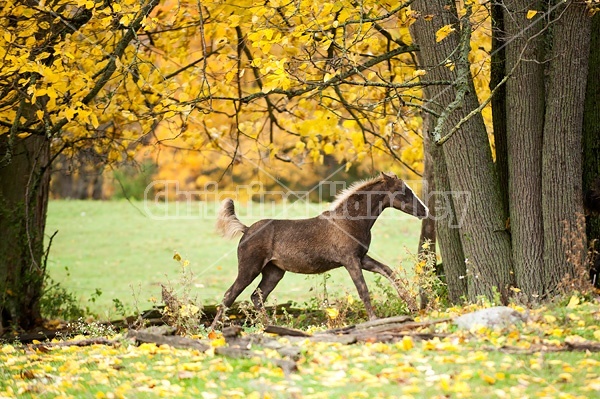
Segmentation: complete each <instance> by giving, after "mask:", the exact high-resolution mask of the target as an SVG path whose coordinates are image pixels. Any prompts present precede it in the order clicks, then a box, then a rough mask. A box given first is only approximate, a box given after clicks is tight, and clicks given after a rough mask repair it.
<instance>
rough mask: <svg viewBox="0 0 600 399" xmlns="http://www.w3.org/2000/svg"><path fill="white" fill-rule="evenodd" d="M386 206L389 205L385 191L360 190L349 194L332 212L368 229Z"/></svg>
mask: <svg viewBox="0 0 600 399" xmlns="http://www.w3.org/2000/svg"><path fill="white" fill-rule="evenodd" d="M387 207H389V200H388V196H387V194H386V193H382V192H376V191H361V192H358V193H354V194H352V195H350V196H349V197H348V199H347V200H346V201H344V202H343V203H341V204H340V205H339V206H338V207H337V208H336V209H335V210H334V211H333V212H334V213H336V214H337V215H338V216H342V217H347V218H348V220H349V221H352V222H353V223H356V224H359V225H362V226H363V227H364V228H365V229H368V230H370V229H371V227H373V225H374V224H375V221H377V218H378V217H379V215H380V214H381V212H382V211H383V210H384V209H385V208H387Z"/></svg>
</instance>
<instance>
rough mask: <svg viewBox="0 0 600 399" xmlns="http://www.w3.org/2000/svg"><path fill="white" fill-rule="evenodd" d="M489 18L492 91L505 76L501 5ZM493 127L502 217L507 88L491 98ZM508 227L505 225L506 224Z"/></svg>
mask: <svg viewBox="0 0 600 399" xmlns="http://www.w3.org/2000/svg"><path fill="white" fill-rule="evenodd" d="M491 8H492V9H491V14H492V54H491V57H492V65H491V71H490V90H493V89H494V88H495V87H496V86H498V84H499V83H500V81H501V80H502V79H503V78H504V76H505V75H506V50H505V48H504V47H505V43H506V40H505V32H504V13H503V10H504V5H503V4H502V3H501V2H497V1H494V2H492V3H491ZM491 104H492V124H493V128H494V147H495V149H496V170H497V171H498V182H499V184H500V193H501V198H502V208H503V209H504V214H505V215H507V216H508V214H509V210H508V149H507V146H508V143H507V140H508V137H507V133H506V85H503V86H500V87H498V89H497V90H496V94H494V97H492V101H491ZM507 223H508V221H507Z"/></svg>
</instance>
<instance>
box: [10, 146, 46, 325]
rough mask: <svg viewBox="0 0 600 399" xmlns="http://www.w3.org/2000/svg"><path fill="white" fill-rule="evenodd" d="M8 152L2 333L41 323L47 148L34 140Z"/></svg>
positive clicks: (13, 147) (14, 147)
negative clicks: (5, 330) (13, 328)
mask: <svg viewBox="0 0 600 399" xmlns="http://www.w3.org/2000/svg"><path fill="white" fill-rule="evenodd" d="M11 147H12V148H11V150H12V156H11V159H10V160H9V161H8V163H7V164H5V165H2V166H0V181H1V182H2V184H0V231H2V239H1V240H0V293H1V294H0V295H2V296H1V299H0V314H1V315H0V329H2V328H6V327H11V326H16V327H21V328H24V329H28V328H31V327H33V326H35V325H37V324H39V323H40V321H41V316H40V304H39V300H40V297H41V294H42V285H43V282H44V281H43V280H44V272H45V264H44V229H45V224H46V211H47V206H48V190H49V185H50V178H49V175H50V174H49V173H48V170H47V167H48V161H49V154H50V143H49V141H48V140H46V138H45V137H44V136H37V135H32V136H29V137H27V138H25V139H19V138H16V142H15V144H14V145H13V146H11ZM8 150H9V143H8V135H3V136H0V158H3V156H4V155H5V154H6V152H7V151H8Z"/></svg>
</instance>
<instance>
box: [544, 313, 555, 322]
mask: <svg viewBox="0 0 600 399" xmlns="http://www.w3.org/2000/svg"><path fill="white" fill-rule="evenodd" d="M544 320H545V321H546V323H554V322H555V321H556V317H554V316H552V315H551V314H545V315H544Z"/></svg>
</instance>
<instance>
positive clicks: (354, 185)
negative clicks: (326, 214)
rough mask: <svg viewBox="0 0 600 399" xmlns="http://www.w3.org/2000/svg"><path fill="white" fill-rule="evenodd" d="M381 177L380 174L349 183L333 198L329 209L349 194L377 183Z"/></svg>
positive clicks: (333, 207)
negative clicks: (348, 185)
mask: <svg viewBox="0 0 600 399" xmlns="http://www.w3.org/2000/svg"><path fill="white" fill-rule="evenodd" d="M382 179H383V178H382V177H381V176H377V177H372V178H370V179H364V180H359V181H357V182H354V183H352V184H351V185H350V187H348V188H346V189H344V190H342V191H340V192H339V193H338V194H337V195H336V196H335V200H334V201H333V202H332V203H331V205H330V206H329V210H334V209H336V208H337V207H338V206H340V205H341V204H342V203H344V202H345V201H346V200H347V199H348V198H350V196H351V195H352V194H354V193H356V192H358V191H364V189H365V188H367V187H369V186H371V185H373V184H375V183H379V182H380V181H381V180H382Z"/></svg>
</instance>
